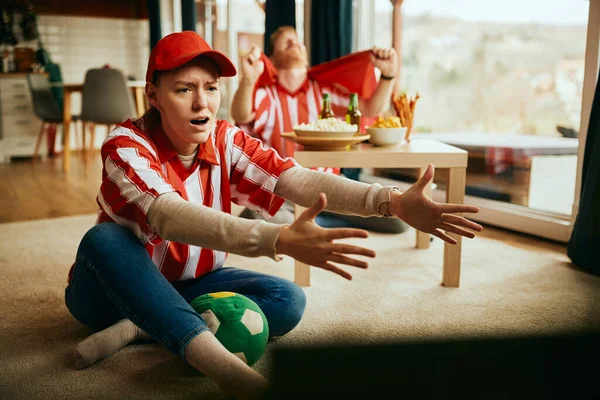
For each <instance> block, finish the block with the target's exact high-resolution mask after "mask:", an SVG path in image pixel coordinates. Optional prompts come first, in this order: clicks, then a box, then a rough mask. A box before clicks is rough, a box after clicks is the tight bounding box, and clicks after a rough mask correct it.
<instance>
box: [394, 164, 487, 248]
mask: <svg viewBox="0 0 600 400" xmlns="http://www.w3.org/2000/svg"><path fill="white" fill-rule="evenodd" d="M433 173H434V168H433V165H431V164H429V166H428V167H427V170H426V171H425V173H424V174H423V176H422V177H421V178H420V179H419V180H418V181H417V182H415V184H413V185H412V186H411V187H410V188H409V189H408V190H407V191H406V192H404V193H398V192H392V199H391V202H390V204H389V207H388V211H389V212H390V213H391V214H392V215H394V216H396V217H398V218H400V219H401V220H403V221H404V222H406V223H407V224H409V225H410V226H412V227H413V228H415V229H418V230H420V231H421V232H425V233H430V234H432V235H434V236H437V237H438V238H440V239H442V240H444V241H446V242H448V243H450V244H456V243H457V242H456V239H454V238H453V237H450V236H449V235H448V234H447V233H448V232H451V233H455V234H457V235H461V236H464V237H468V238H474V237H475V233H474V232H473V231H476V232H481V231H482V230H483V227H482V226H481V225H479V224H477V223H475V222H473V221H469V220H468V219H466V218H464V217H462V216H459V215H454V214H456V213H478V212H479V208H477V207H475V206H469V205H465V204H447V203H436V202H435V201H433V200H431V199H430V198H429V197H427V195H425V193H424V192H423V191H424V189H425V187H426V186H427V185H428V184H429V183H430V182H431V180H432V179H433Z"/></svg>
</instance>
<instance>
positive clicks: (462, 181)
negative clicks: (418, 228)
mask: <svg viewBox="0 0 600 400" xmlns="http://www.w3.org/2000/svg"><path fill="white" fill-rule="evenodd" d="M466 175H467V169H466V168H450V171H449V174H448V187H447V189H446V202H448V203H454V204H463V203H464V202H465V185H466ZM448 235H449V236H451V237H453V238H455V239H456V241H457V243H456V244H454V245H453V244H450V243H446V242H444V271H443V276H442V285H443V286H448V287H458V286H459V283H460V255H461V245H462V240H461V238H462V236H459V235H456V234H454V233H448Z"/></svg>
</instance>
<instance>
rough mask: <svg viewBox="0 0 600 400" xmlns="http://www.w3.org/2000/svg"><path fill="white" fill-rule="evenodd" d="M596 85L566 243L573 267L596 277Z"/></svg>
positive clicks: (599, 228) (599, 181) (599, 191)
mask: <svg viewBox="0 0 600 400" xmlns="http://www.w3.org/2000/svg"><path fill="white" fill-rule="evenodd" d="M598 83H600V78H599V80H598ZM598 83H597V84H596V93H595V94H594V102H593V103H592V112H591V115H590V125H589V127H588V133H587V139H586V143H585V154H584V158H583V170H582V175H581V193H580V201H579V213H578V214H577V219H576V220H575V226H574V227H573V232H572V234H571V238H570V239H569V243H568V246H567V254H568V256H569V258H571V261H573V263H574V264H576V265H578V266H579V267H581V268H583V269H586V270H588V271H589V272H592V273H594V274H597V275H600V84H598Z"/></svg>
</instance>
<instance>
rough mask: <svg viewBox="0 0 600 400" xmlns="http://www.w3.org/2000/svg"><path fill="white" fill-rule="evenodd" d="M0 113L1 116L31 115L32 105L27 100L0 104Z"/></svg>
mask: <svg viewBox="0 0 600 400" xmlns="http://www.w3.org/2000/svg"><path fill="white" fill-rule="evenodd" d="M0 112H1V113H2V115H3V116H10V115H12V116H15V115H16V116H21V115H33V104H31V102H30V101H27V100H21V101H18V102H14V103H3V102H0Z"/></svg>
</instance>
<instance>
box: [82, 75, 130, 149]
mask: <svg viewBox="0 0 600 400" xmlns="http://www.w3.org/2000/svg"><path fill="white" fill-rule="evenodd" d="M136 117H137V112H136V109H135V105H134V101H133V95H132V93H131V90H130V89H129V87H128V86H127V81H126V79H125V75H124V74H123V72H121V71H120V70H118V69H115V68H107V67H104V68H93V69H89V70H88V71H87V72H86V74H85V80H84V82H83V90H82V95H81V120H82V121H83V126H84V132H85V129H86V127H87V128H88V129H89V131H90V136H91V137H90V147H89V150H90V151H88V154H91V153H92V151H93V149H94V139H95V131H96V125H106V128H107V136H108V133H110V129H111V126H112V125H116V124H118V123H121V122H123V121H125V120H127V119H128V118H136ZM84 137H85V134H84ZM84 146H85V141H84Z"/></svg>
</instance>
